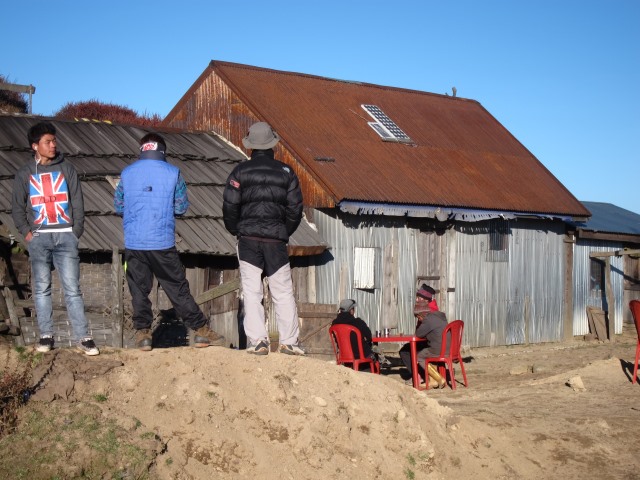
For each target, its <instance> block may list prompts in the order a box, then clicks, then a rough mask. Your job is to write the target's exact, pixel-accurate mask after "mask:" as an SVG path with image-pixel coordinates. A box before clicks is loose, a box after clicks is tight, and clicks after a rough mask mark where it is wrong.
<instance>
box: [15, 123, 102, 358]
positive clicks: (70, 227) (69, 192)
mask: <svg viewBox="0 0 640 480" xmlns="http://www.w3.org/2000/svg"><path fill="white" fill-rule="evenodd" d="M27 138H28V140H29V145H30V146H31V148H32V149H33V152H34V156H33V160H30V161H29V162H28V163H26V164H25V165H23V166H22V167H21V168H20V169H19V170H18V171H17V172H16V175H15V179H14V184H13V196H12V204H11V215H12V217H13V223H14V224H15V226H16V228H17V229H18V231H19V232H20V234H21V235H22V236H23V237H24V239H25V241H26V243H27V248H28V250H29V261H30V262H31V276H32V279H33V296H34V299H35V307H36V316H37V319H38V328H39V330H40V340H39V342H38V345H37V346H36V350H37V351H39V352H43V353H44V352H48V351H50V350H51V349H52V348H53V344H54V337H53V336H54V333H55V332H54V328H53V316H52V314H53V307H52V303H51V271H52V270H53V269H54V267H55V269H56V270H57V271H58V277H59V278H60V283H61V285H62V289H63V290H64V299H65V303H66V306H67V314H68V316H69V320H70V323H71V329H72V333H73V340H74V342H75V343H76V344H77V347H78V349H79V350H80V351H82V352H84V353H85V354H86V355H98V354H99V353H100V351H99V350H98V348H97V347H96V344H95V342H94V341H93V339H92V338H91V336H90V335H89V326H88V322H87V318H86V317H85V314H84V301H83V299H82V293H81V291H80V257H79V255H78V242H79V239H80V236H81V235H82V232H83V231H84V202H83V200H82V189H81V187H80V181H79V180H78V175H77V173H76V169H75V168H74V167H73V165H71V163H69V162H68V161H67V160H65V158H64V156H63V155H62V153H60V152H58V151H57V149H56V129H55V127H54V126H53V125H52V124H51V123H48V122H41V123H37V124H35V125H33V126H32V127H31V128H30V129H29V132H28V134H27Z"/></svg>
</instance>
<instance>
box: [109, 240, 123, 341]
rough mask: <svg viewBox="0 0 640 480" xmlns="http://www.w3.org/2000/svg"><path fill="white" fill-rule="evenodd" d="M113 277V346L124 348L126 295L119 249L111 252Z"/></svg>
mask: <svg viewBox="0 0 640 480" xmlns="http://www.w3.org/2000/svg"><path fill="white" fill-rule="evenodd" d="M111 275H112V277H113V286H114V287H113V288H114V289H115V292H113V293H114V295H113V299H114V301H115V304H114V306H113V310H112V311H111V320H112V323H111V331H112V332H113V340H112V344H113V346H114V347H116V348H122V343H123V341H122V334H123V330H124V328H123V327H124V325H123V324H124V305H123V303H124V298H123V297H124V295H123V292H122V289H123V277H124V275H123V269H122V257H121V255H120V254H119V253H118V249H117V247H116V248H114V249H113V250H112V252H111Z"/></svg>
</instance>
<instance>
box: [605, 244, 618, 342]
mask: <svg viewBox="0 0 640 480" xmlns="http://www.w3.org/2000/svg"><path fill="white" fill-rule="evenodd" d="M606 265H607V266H606V267H605V271H604V278H605V289H606V291H605V294H606V296H607V305H608V310H609V323H608V324H607V337H608V338H609V341H610V342H614V341H615V338H614V337H615V331H616V329H615V325H616V313H615V311H616V305H615V298H614V295H613V286H612V284H611V257H607V258H606Z"/></svg>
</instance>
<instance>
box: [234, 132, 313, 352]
mask: <svg viewBox="0 0 640 480" xmlns="http://www.w3.org/2000/svg"><path fill="white" fill-rule="evenodd" d="M279 140H280V137H279V136H278V134H277V133H275V132H274V131H273V129H272V128H271V126H269V124H267V123H265V122H258V123H255V124H253V125H252V126H251V127H250V128H249V133H248V134H247V136H246V137H245V138H244V139H243V140H242V143H243V145H244V146H245V148H247V149H248V150H251V160H250V161H248V162H242V163H240V164H239V165H238V166H237V167H236V168H235V169H234V170H233V171H232V172H231V174H230V175H229V178H228V179H227V184H226V187H225V190H224V196H223V199H224V203H223V205H222V212H223V217H224V225H225V227H226V228H227V230H228V231H229V232H230V233H231V234H233V235H235V236H236V237H238V245H237V250H238V261H239V263H240V277H241V281H242V292H243V296H244V311H245V316H244V330H245V334H246V336H247V339H248V345H247V351H248V352H249V353H253V354H257V355H266V354H267V353H269V340H268V338H269V334H268V332H267V329H266V325H265V316H264V306H263V304H262V300H263V291H262V273H263V272H264V274H265V275H266V276H267V278H268V279H269V290H270V292H271V295H272V296H273V303H274V306H275V310H276V320H277V323H278V332H279V341H280V347H279V349H278V351H280V352H281V353H286V354H290V355H304V354H305V352H304V349H303V348H302V347H301V346H300V345H299V343H298V335H299V331H300V326H299V323H298V311H297V308H296V302H295V298H294V296H293V283H292V281H291V267H290V265H289V254H288V252H287V243H288V242H289V237H290V236H291V235H292V234H293V232H295V231H296V229H297V228H298V225H300V221H301V220H302V192H301V191H300V185H299V183H298V177H297V176H296V174H295V173H294V172H293V170H292V169H291V167H289V166H288V165H286V164H284V163H282V162H280V161H278V160H276V159H275V158H274V152H273V147H275V146H276V144H277V143H278V141H279Z"/></svg>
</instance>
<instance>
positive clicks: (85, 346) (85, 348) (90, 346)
mask: <svg viewBox="0 0 640 480" xmlns="http://www.w3.org/2000/svg"><path fill="white" fill-rule="evenodd" d="M77 348H78V350H80V351H81V352H83V353H84V354H85V355H89V356H90V357H93V356H94V355H100V350H98V347H96V343H95V342H94V341H93V338H91V337H85V338H83V339H82V340H80V341H79V342H78V345H77Z"/></svg>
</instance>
